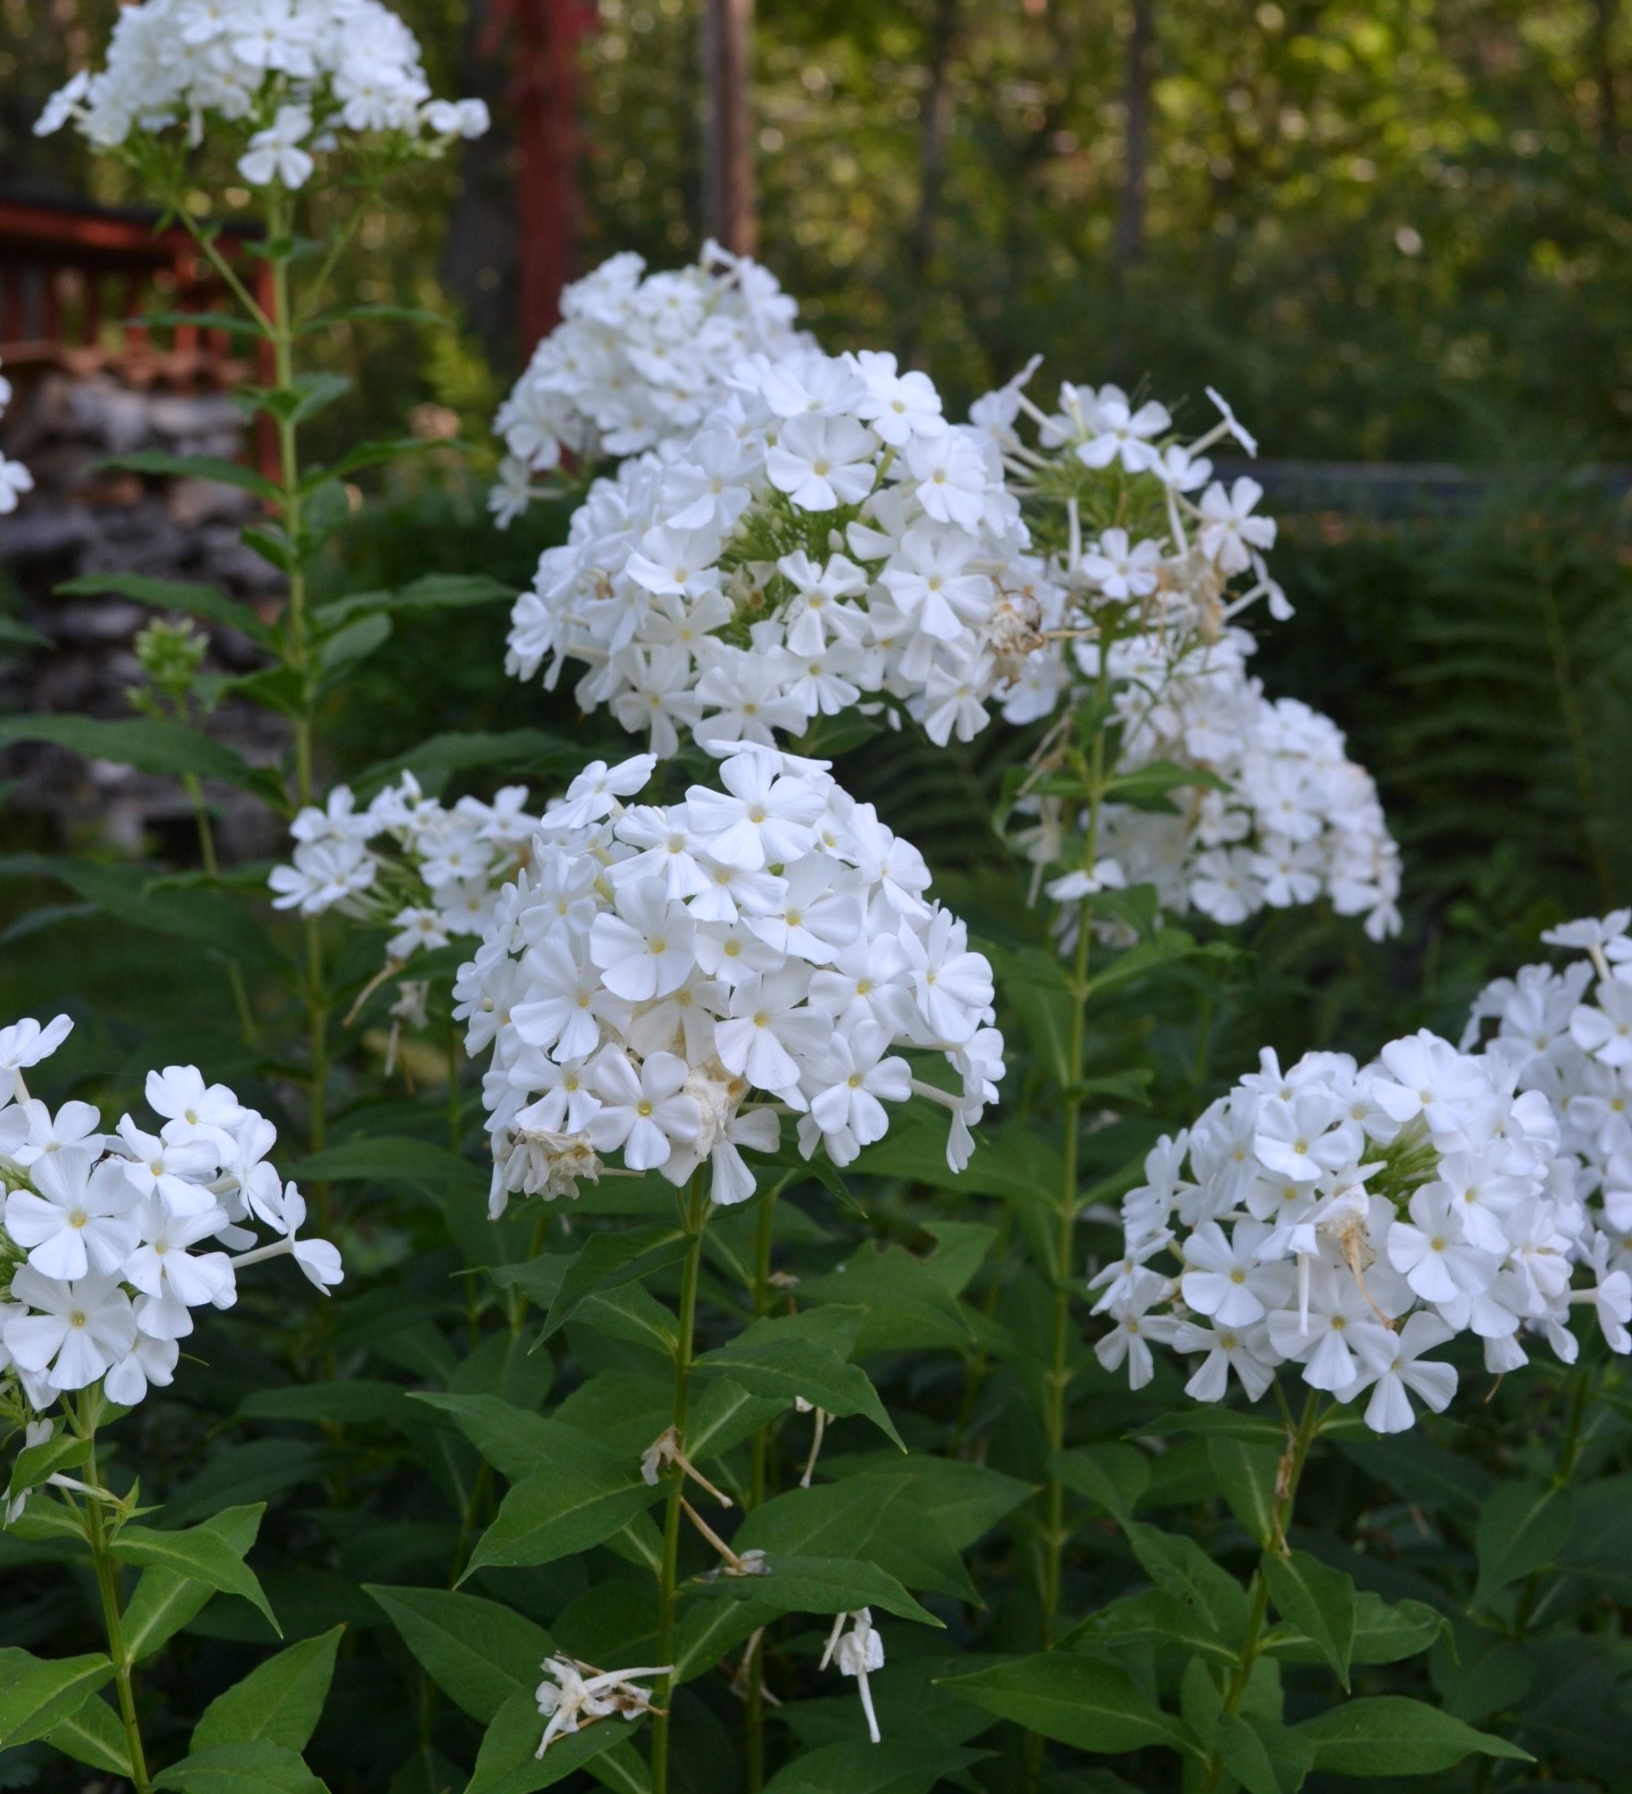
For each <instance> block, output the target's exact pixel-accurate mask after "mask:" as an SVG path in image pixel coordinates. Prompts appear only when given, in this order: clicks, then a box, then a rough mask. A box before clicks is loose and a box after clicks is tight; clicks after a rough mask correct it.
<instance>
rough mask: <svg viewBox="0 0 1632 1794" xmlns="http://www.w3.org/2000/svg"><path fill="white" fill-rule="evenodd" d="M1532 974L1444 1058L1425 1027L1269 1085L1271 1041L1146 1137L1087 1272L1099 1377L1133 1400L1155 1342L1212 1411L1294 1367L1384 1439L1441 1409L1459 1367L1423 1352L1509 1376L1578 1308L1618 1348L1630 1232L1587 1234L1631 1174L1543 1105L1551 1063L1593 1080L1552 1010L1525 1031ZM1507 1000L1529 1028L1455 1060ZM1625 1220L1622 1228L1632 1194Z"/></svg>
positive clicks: (1508, 986)
mask: <svg viewBox="0 0 1632 1794" xmlns="http://www.w3.org/2000/svg"><path fill="white" fill-rule="evenodd" d="M1539 970H1541V968H1528V969H1527V973H1526V974H1524V975H1521V978H1520V979H1519V980H1516V981H1515V980H1507V981H1504V987H1503V990H1504V992H1505V996H1503V997H1501V998H1499V999H1493V998H1491V997H1490V996H1489V995H1488V993H1487V996H1486V997H1485V998H1482V999H1481V1001H1480V1003H1479V1004H1477V1005H1476V1006H1475V1020H1474V1025H1473V1029H1472V1032H1471V1033H1470V1036H1469V1038H1468V1039H1467V1040H1466V1041H1464V1043H1463V1048H1462V1049H1461V1050H1459V1049H1458V1048H1456V1047H1454V1046H1452V1045H1451V1044H1450V1042H1448V1041H1445V1040H1441V1039H1439V1038H1438V1037H1437V1036H1435V1035H1432V1034H1429V1033H1427V1032H1422V1033H1419V1034H1415V1035H1410V1036H1407V1037H1406V1038H1403V1039H1400V1040H1395V1041H1391V1042H1390V1043H1389V1044H1388V1045H1387V1046H1385V1047H1384V1048H1383V1050H1382V1052H1381V1054H1380V1055H1379V1057H1378V1059H1377V1061H1376V1062H1375V1063H1374V1064H1372V1065H1369V1066H1363V1067H1362V1066H1359V1065H1357V1064H1356V1062H1355V1061H1354V1060H1353V1059H1351V1058H1349V1057H1347V1056H1346V1055H1343V1054H1338V1053H1310V1054H1307V1055H1306V1056H1305V1057H1304V1058H1303V1059H1301V1060H1299V1061H1298V1062H1297V1063H1296V1064H1295V1065H1292V1066H1289V1067H1287V1068H1286V1069H1285V1070H1283V1069H1282V1067H1281V1065H1280V1062H1279V1061H1278V1059H1277V1058H1276V1056H1275V1054H1274V1053H1273V1052H1272V1051H1269V1050H1267V1049H1266V1051H1265V1052H1264V1054H1263V1058H1262V1063H1261V1066H1260V1069H1259V1070H1258V1071H1257V1072H1254V1073H1252V1074H1250V1075H1249V1076H1248V1077H1246V1078H1243V1079H1242V1080H1241V1082H1240V1083H1238V1084H1237V1085H1236V1086H1235V1088H1234V1089H1233V1090H1232V1091H1230V1093H1229V1094H1228V1095H1227V1096H1225V1097H1222V1098H1220V1099H1219V1100H1218V1101H1217V1102H1215V1103H1214V1104H1213V1105H1212V1106H1211V1107H1210V1108H1209V1109H1208V1110H1207V1111H1206V1112H1205V1113H1204V1114H1203V1115H1202V1116H1201V1117H1200V1119H1199V1120H1198V1121H1197V1122H1196V1123H1195V1125H1194V1126H1193V1127H1192V1128H1191V1129H1189V1130H1188V1132H1187V1133H1186V1134H1184V1135H1181V1136H1180V1137H1179V1139H1178V1140H1163V1141H1161V1142H1160V1143H1159V1144H1158V1145H1157V1147H1156V1148H1155V1149H1154V1150H1153V1151H1152V1152H1151V1153H1150V1155H1149V1157H1148V1158H1147V1159H1146V1163H1145V1182H1144V1183H1143V1184H1142V1185H1141V1186H1139V1187H1138V1188H1136V1189H1134V1190H1132V1191H1130V1192H1129V1193H1128V1195H1127V1197H1126V1198H1125V1199H1124V1201H1123V1205H1122V1218H1123V1227H1124V1234H1125V1242H1124V1248H1123V1256H1122V1258H1121V1259H1120V1260H1119V1261H1117V1262H1116V1263H1113V1264H1111V1265H1109V1266H1107V1267H1106V1268H1105V1269H1104V1270H1101V1271H1099V1272H1098V1273H1097V1274H1096V1275H1095V1276H1094V1277H1093V1278H1092V1279H1091V1283H1090V1287H1091V1288H1093V1289H1095V1290H1096V1291H1098V1300H1097V1302H1096V1304H1095V1307H1094V1313H1095V1314H1098V1315H1102V1316H1104V1317H1105V1319H1106V1321H1107V1322H1108V1323H1109V1324H1110V1330H1109V1331H1108V1332H1105V1333H1104V1334H1102V1335H1101V1337H1100V1338H1099V1340H1098V1342H1097V1343H1096V1346H1095V1350H1096V1352H1097V1354H1098V1356H1099V1359H1100V1362H1101V1363H1102V1364H1104V1365H1105V1366H1106V1367H1107V1368H1109V1369H1113V1370H1114V1369H1117V1368H1120V1367H1121V1366H1123V1365H1126V1366H1127V1370H1128V1375H1129V1380H1130V1382H1131V1383H1132V1385H1133V1387H1134V1388H1136V1389H1137V1388H1139V1387H1141V1386H1143V1384H1145V1383H1147V1382H1148V1381H1149V1380H1150V1377H1151V1375H1152V1374H1153V1369H1154V1359H1153V1354H1152V1351H1151V1346H1152V1345H1153V1344H1155V1345H1170V1346H1171V1347H1172V1348H1173V1349H1174V1350H1176V1351H1178V1352H1180V1353H1181V1354H1184V1355H1185V1356H1187V1357H1198V1358H1199V1363H1198V1364H1197V1365H1196V1367H1195V1369H1194V1370H1193V1372H1192V1374H1191V1376H1190V1380H1189V1382H1188V1383H1187V1384H1186V1391H1187V1393H1188V1394H1189V1395H1191V1396H1192V1397H1193V1398H1194V1399H1195V1400H1197V1401H1219V1400H1222V1399H1223V1398H1224V1396H1225V1394H1226V1393H1227V1390H1228V1386H1229V1383H1230V1379H1231V1377H1232V1375H1233V1376H1234V1378H1235V1379H1236V1380H1237V1381H1238V1382H1239V1383H1240V1384H1241V1386H1242V1388H1243V1389H1244V1390H1245V1391H1246V1394H1247V1397H1248V1399H1249V1400H1252V1401H1256V1400H1258V1399H1259V1398H1260V1397H1261V1396H1262V1395H1264V1394H1265V1393H1266V1391H1267V1390H1268V1389H1269V1386H1270V1384H1271V1382H1272V1381H1273V1380H1274V1378H1275V1375H1276V1372H1277V1370H1278V1369H1279V1368H1280V1367H1282V1366H1292V1367H1294V1369H1295V1374H1296V1375H1298V1376H1299V1377H1301V1378H1302V1380H1303V1381H1304V1382H1305V1383H1307V1384H1308V1385H1309V1386H1310V1387H1311V1388H1312V1389H1318V1390H1321V1391H1322V1392H1324V1393H1326V1394H1328V1395H1330V1396H1332V1397H1333V1398H1334V1399H1335V1400H1336V1401H1339V1402H1343V1403H1348V1402H1354V1401H1358V1400H1359V1399H1360V1398H1361V1397H1362V1396H1365V1397H1366V1398H1367V1400H1366V1407H1365V1409H1364V1419H1365V1423H1366V1425H1367V1426H1368V1427H1370V1428H1371V1429H1372V1430H1373V1431H1374V1432H1378V1433H1396V1432H1402V1431H1404V1430H1405V1429H1406V1428H1408V1427H1409V1426H1411V1425H1412V1424H1413V1420H1414V1415H1415V1408H1416V1406H1418V1405H1421V1406H1426V1407H1428V1408H1430V1409H1432V1410H1433V1411H1434V1412H1436V1413H1437V1412H1439V1411H1441V1410H1442V1409H1444V1408H1445V1407H1446V1406H1448V1404H1449V1403H1450V1402H1451V1400H1452V1398H1453V1397H1454V1396H1455V1393H1456V1386H1457V1373H1456V1370H1455V1368H1454V1367H1453V1366H1451V1365H1449V1364H1447V1363H1445V1362H1443V1361H1442V1360H1439V1359H1437V1358H1434V1357H1432V1356H1430V1354H1432V1353H1433V1352H1434V1351H1435V1350H1436V1349H1437V1348H1439V1347H1441V1346H1444V1345H1445V1344H1446V1343H1447V1342H1449V1341H1450V1340H1451V1339H1453V1338H1454V1337H1456V1336H1457V1335H1458V1334H1467V1335H1468V1336H1470V1337H1471V1338H1473V1339H1476V1340H1478V1341H1479V1344H1480V1348H1481V1350H1482V1353H1483V1357H1484V1362H1485V1368H1486V1369H1487V1370H1488V1371H1489V1372H1491V1373H1492V1374H1493V1375H1499V1374H1502V1373H1504V1372H1506V1371H1510V1370H1516V1369H1518V1368H1519V1367H1520V1366H1522V1365H1523V1364H1524V1363H1525V1362H1526V1360H1527V1354H1526V1350H1525V1344H1524V1342H1525V1341H1527V1340H1531V1339H1539V1340H1541V1341H1544V1342H1545V1343H1546V1344H1547V1345H1549V1346H1551V1347H1552V1349H1553V1351H1554V1352H1555V1353H1556V1354H1557V1355H1558V1356H1559V1357H1560V1358H1561V1359H1563V1360H1564V1361H1565V1362H1573V1360H1574V1358H1575V1355H1576V1352H1577V1350H1578V1345H1577V1340H1576V1337H1575V1335H1574V1334H1573V1333H1572V1332H1571V1330H1570V1321H1571V1316H1572V1313H1573V1312H1574V1311H1575V1310H1577V1309H1582V1308H1587V1309H1590V1310H1592V1314H1593V1318H1594V1319H1596V1321H1597V1322H1598V1325H1599V1327H1600V1330H1601V1331H1602V1333H1603V1335H1604V1338H1605V1340H1606V1342H1607V1343H1608V1344H1609V1346H1610V1348H1611V1350H1613V1351H1616V1352H1627V1351H1629V1350H1632V1332H1629V1331H1628V1322H1629V1321H1632V1253H1629V1251H1628V1247H1627V1244H1626V1235H1627V1228H1626V1227H1625V1226H1622V1227H1620V1228H1619V1230H1618V1231H1617V1232H1616V1233H1615V1234H1614V1235H1613V1236H1612V1234H1611V1233H1610V1232H1607V1231H1605V1228H1604V1223H1605V1222H1606V1221H1608V1220H1610V1218H1611V1217H1610V1213H1609V1211H1610V1210H1611V1209H1612V1208H1618V1207H1619V1204H1620V1198H1619V1197H1618V1195H1616V1196H1614V1197H1611V1195H1610V1194H1609V1192H1610V1191H1612V1190H1614V1191H1618V1190H1619V1188H1620V1186H1621V1181H1622V1180H1623V1179H1624V1180H1625V1181H1626V1182H1627V1183H1628V1184H1632V1159H1626V1160H1621V1159H1617V1158H1615V1157H1614V1155H1613V1154H1606V1153H1605V1152H1604V1151H1603V1150H1602V1146H1601V1142H1600V1131H1599V1129H1600V1128H1601V1121H1600V1120H1599V1112H1594V1116H1593V1122H1584V1121H1580V1120H1578V1121H1576V1122H1573V1123H1572V1121H1571V1120H1570V1119H1569V1118H1568V1116H1567V1114H1565V1115H1562V1116H1561V1114H1560V1113H1559V1112H1556V1111H1555V1105H1554V1103H1553V1102H1552V1101H1549V1100H1547V1099H1546V1098H1544V1097H1543V1096H1542V1094H1541V1091H1542V1090H1543V1089H1544V1088H1550V1089H1552V1090H1554V1091H1557V1090H1558V1089H1559V1078H1558V1072H1559V1066H1560V1059H1559V1053H1560V1051H1561V1050H1562V1051H1563V1052H1564V1053H1565V1055H1566V1057H1565V1061H1564V1063H1565V1064H1566V1065H1567V1066H1568V1067H1569V1069H1570V1071H1572V1072H1573V1073H1574V1074H1575V1075H1576V1076H1577V1077H1585V1076H1587V1075H1589V1074H1591V1075H1597V1074H1599V1073H1600V1071H1601V1068H1600V1067H1599V1066H1598V1064H1597V1063H1596V1062H1595V1061H1594V1060H1593V1059H1592V1057H1591V1055H1590V1054H1589V1053H1588V1052H1587V1051H1586V1050H1585V1049H1584V1048H1581V1047H1578V1046H1576V1045H1574V1044H1573V1041H1572V1037H1571V1035H1570V1034H1569V1033H1568V1032H1567V1031H1562V1030H1561V1029H1560V1027H1559V1026H1558V1025H1556V1016H1555V1024H1554V1025H1553V1026H1550V1027H1548V1028H1547V1029H1545V1030H1543V1031H1541V1032H1536V1031H1534V1030H1535V1021H1536V1017H1537V1015H1538V1014H1539V1013H1540V1011H1539V1010H1538V1008H1537V996H1538V980H1537V979H1536V978H1535V977H1534V976H1533V975H1531V974H1534V973H1535V972H1537V971H1539ZM1549 976H1552V977H1555V978H1557V985H1558V989H1559V990H1562V991H1565V992H1568V991H1570V990H1572V989H1573V990H1575V991H1576V992H1577V993H1579V991H1580V990H1582V989H1584V988H1585V981H1584V980H1582V979H1579V978H1574V979H1566V978H1562V977H1558V976H1557V975H1556V974H1549ZM1541 994H1543V995H1546V996H1547V997H1548V998H1549V1003H1550V1005H1551V1008H1552V1009H1554V1010H1556V1007H1557V1005H1556V1003H1552V1002H1551V999H1552V997H1554V996H1555V995H1556V994H1557V993H1556V992H1544V993H1541ZM1504 1004H1505V1005H1506V1006H1511V1007H1512V1008H1514V1009H1515V1010H1516V1011H1517V1012H1518V1017H1519V1018H1520V1019H1522V1020H1523V1021H1524V1022H1525V1023H1526V1024H1527V1031H1524V1032H1521V1031H1520V1030H1519V1028H1518V1027H1517V1026H1512V1027H1509V1026H1505V1025H1504V1026H1502V1027H1500V1028H1499V1030H1498V1031H1497V1032H1496V1033H1495V1034H1494V1036H1493V1037H1492V1039H1491V1041H1490V1044H1489V1047H1488V1049H1486V1050H1485V1051H1482V1052H1470V1051H1468V1050H1467V1049H1468V1048H1469V1047H1472V1046H1475V1045H1477V1044H1478V1038H1479V1030H1480V1027H1481V1025H1482V1024H1484V1023H1488V1022H1489V1021H1490V1020H1492V1019H1495V1020H1497V1021H1499V1022H1503V1023H1505V1022H1507V1021H1508V1020H1510V1019H1512V1018H1509V1017H1508V1016H1507V1015H1506V1013H1505V1008H1504ZM1592 1037H1593V1038H1594V1039H1595V1038H1596V1035H1593V1036H1592ZM1560 1041H1562V1042H1563V1043H1564V1046H1563V1048H1562V1049H1561V1048H1560V1045H1559V1043H1560ZM1572 1054H1573V1059H1571V1058H1570V1057H1569V1055H1572ZM1515 1066H1520V1067H1528V1068H1530V1069H1531V1070H1532V1071H1533V1072H1534V1073H1535V1074H1536V1082H1535V1087H1533V1088H1529V1089H1526V1088H1523V1087H1522V1086H1523V1084H1524V1082H1525V1077H1524V1074H1523V1071H1522V1070H1521V1071H1520V1072H1519V1073H1518V1075H1515ZM1570 1107H1572V1108H1573V1107H1574V1105H1573V1104H1571V1105H1570ZM1594 1123H1598V1126H1595V1125H1594ZM1623 1150H1624V1149H1623ZM1186 1166H1188V1168H1189V1172H1190V1176H1189V1178H1186V1177H1185V1175H1184V1170H1185V1167H1186ZM1595 1191H1602V1192H1603V1195H1602V1197H1601V1198H1600V1200H1601V1203H1602V1206H1600V1205H1599V1203H1598V1202H1595V1201H1593V1199H1592V1198H1593V1195H1594V1192H1595ZM1627 1207H1628V1210H1629V1212H1627V1213H1625V1214H1623V1215H1621V1216H1620V1219H1621V1220H1622V1221H1625V1222H1632V1192H1629V1196H1628V1201H1627ZM1169 1267H1171V1268H1169ZM1203 1323H1205V1324H1203Z"/></svg>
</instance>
